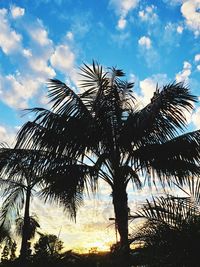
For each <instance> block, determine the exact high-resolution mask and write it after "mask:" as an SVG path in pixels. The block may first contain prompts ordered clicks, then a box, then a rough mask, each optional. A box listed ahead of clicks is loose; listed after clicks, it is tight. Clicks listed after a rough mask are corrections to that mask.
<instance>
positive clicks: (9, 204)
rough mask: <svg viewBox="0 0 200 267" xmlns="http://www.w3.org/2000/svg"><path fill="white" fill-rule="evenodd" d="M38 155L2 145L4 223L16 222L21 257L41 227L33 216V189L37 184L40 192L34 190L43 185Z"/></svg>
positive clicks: (6, 225)
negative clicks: (31, 208) (19, 237)
mask: <svg viewBox="0 0 200 267" xmlns="http://www.w3.org/2000/svg"><path fill="white" fill-rule="evenodd" d="M36 158H37V155H36V153H34V151H29V150H23V149H22V150H20V149H18V150H17V149H14V148H7V147H2V148H1V149H0V177H1V178H0V188H1V190H2V196H3V203H2V207H1V216H0V220H1V226H2V227H4V228H5V229H10V228H11V226H12V224H16V230H17V233H18V234H19V235H20V236H21V237H22V242H21V249H20V258H21V259H22V260H24V259H26V257H27V252H28V249H29V241H30V239H31V238H32V237H33V235H34V234H35V230H36V228H37V227H39V224H38V222H37V220H36V219H35V218H34V217H33V216H30V202H31V197H32V193H33V190H35V189H36V187H37V190H38V192H36V191H35V194H40V192H41V190H42V186H43V183H42V181H41V178H40V177H39V176H38V172H36V171H34V169H37V166H36V163H38V161H37V160H36ZM40 159H41V155H40ZM33 161H34V164H35V165H34V166H33ZM39 189H40V190H39ZM21 210H24V215H23V217H20V212H21Z"/></svg>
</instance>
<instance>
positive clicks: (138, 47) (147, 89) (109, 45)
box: [0, 0, 200, 249]
mask: <svg viewBox="0 0 200 267" xmlns="http://www.w3.org/2000/svg"><path fill="white" fill-rule="evenodd" d="M199 41H200V0H185V1H184V0H157V1H151V0H148V1H144V0H101V1H97V0H87V1H85V0H51V1H50V0H37V1H30V0H20V1H16V0H13V1H9V0H0V114H1V116H0V142H7V143H8V144H9V145H11V146H12V145H14V142H15V141H14V140H15V139H14V138H15V135H16V133H17V131H18V130H19V129H20V127H21V125H22V124H23V123H25V122H26V121H27V120H29V119H31V117H30V115H24V112H23V110H24V109H26V108H31V107H36V106H37V107H48V99H47V97H46V95H47V88H46V81H47V79H49V78H57V79H60V80H62V81H63V82H66V83H67V84H68V85H70V86H71V87H72V88H73V89H74V90H75V91H76V92H78V91H79V89H78V86H77V85H78V80H79V79H80V77H79V75H78V72H79V69H78V68H79V66H80V65H81V64H82V63H83V62H84V63H87V64H91V63H92V60H96V61H98V62H99V63H100V64H102V65H103V66H104V67H105V68H106V67H112V66H114V67H118V68H120V69H123V70H124V71H125V73H126V78H127V80H128V81H132V82H134V83H135V87H134V88H135V89H134V92H135V95H136V97H137V99H138V101H139V104H140V106H141V107H142V106H144V105H146V104H147V103H148V102H149V100H150V98H151V97H152V96H153V92H154V90H155V88H156V85H157V84H158V86H159V87H161V88H162V86H163V85H164V84H167V83H170V82H173V81H177V82H185V84H186V85H188V86H189V88H190V89H191V92H192V93H193V94H195V95H197V96H198V97H199V96H200V46H199ZM199 99H200V97H199ZM187 120H188V129H190V130H195V129H198V128H200V107H199V104H198V103H197V104H196V106H195V109H194V112H193V113H192V114H187ZM100 189H101V191H100V193H99V195H98V196H96V197H95V198H94V197H93V196H90V198H88V197H86V198H85V205H84V207H82V208H81V209H80V211H79V213H78V217H77V223H76V224H74V223H72V222H71V221H70V220H69V218H68V216H67V215H66V214H65V213H63V210H62V207H60V208H58V207H57V206H56V205H55V204H49V203H47V204H44V203H42V202H41V201H39V200H34V201H33V203H32V212H35V213H37V214H38V216H39V219H40V224H41V231H42V230H43V229H44V231H46V232H49V233H54V234H58V233H59V232H60V238H61V239H62V240H63V241H64V242H65V246H66V248H67V249H70V248H80V249H83V248H86V249H89V248H90V247H95V246H97V247H101V248H102V249H103V248H108V246H109V244H110V243H111V242H114V241H115V235H114V226H113V225H111V224H112V222H111V221H109V217H112V216H113V211H112V199H111V197H110V193H111V192H110V189H109V188H107V187H106V185H105V184H101V188H100ZM152 190H154V189H152ZM151 193H152V191H151V190H150V189H148V188H145V189H144V190H143V191H140V192H134V191H133V190H130V194H129V202H130V203H129V205H130V207H131V208H132V209H133V210H134V209H135V207H136V206H137V201H138V199H139V200H141V199H142V200H143V199H145V198H146V197H148V196H149V194H151ZM133 227H134V226H133Z"/></svg>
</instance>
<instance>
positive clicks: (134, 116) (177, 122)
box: [121, 83, 197, 147]
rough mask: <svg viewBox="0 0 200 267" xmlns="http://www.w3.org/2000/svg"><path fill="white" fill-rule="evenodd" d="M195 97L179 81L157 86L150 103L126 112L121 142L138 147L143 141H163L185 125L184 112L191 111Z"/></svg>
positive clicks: (151, 142) (150, 142) (181, 129)
mask: <svg viewBox="0 0 200 267" xmlns="http://www.w3.org/2000/svg"><path fill="white" fill-rule="evenodd" d="M194 102H197V97H196V96H194V95H191V94H190V92H189V89H188V88H187V87H186V86H184V84H183V83H172V84H168V85H166V86H164V87H163V88H162V90H159V89H157V90H156V92H155V93H154V96H153V98H152V99H151V103H150V104H149V105H147V106H146V107H145V108H143V109H142V110H140V111H137V112H134V113H130V115H129V118H128V120H127V121H126V123H125V124H124V130H123V131H122V133H121V135H122V136H121V141H123V140H125V144H124V145H125V146H127V145H126V143H128V144H130V143H133V145H134V146H136V147H140V146H142V145H143V144H144V143H145V144H146V143H148V144H155V143H163V142H166V141H168V140H169V139H172V138H174V137H176V135H177V134H178V132H179V131H183V130H184V128H185V127H186V124H187V121H186V115H185V112H189V111H191V110H192V109H193V108H194V107H193V103H194Z"/></svg>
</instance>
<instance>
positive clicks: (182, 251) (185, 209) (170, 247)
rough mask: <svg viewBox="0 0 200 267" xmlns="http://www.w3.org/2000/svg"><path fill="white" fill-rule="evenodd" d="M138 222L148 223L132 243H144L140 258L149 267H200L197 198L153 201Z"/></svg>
mask: <svg viewBox="0 0 200 267" xmlns="http://www.w3.org/2000/svg"><path fill="white" fill-rule="evenodd" d="M135 218H144V219H146V222H145V223H144V225H143V226H142V227H140V229H139V230H138V231H137V232H136V233H133V235H132V238H131V240H130V241H131V242H133V243H136V242H140V243H141V245H142V246H141V248H140V249H139V251H140V253H139V255H141V256H140V257H141V259H142V258H143V261H144V259H145V258H146V262H148V264H149V266H165V265H167V264H169V266H199V256H198V255H199V253H198V248H199V245H200V212H199V207H198V206H197V205H196V203H195V202H194V200H193V198H191V197H184V198H181V197H173V196H167V197H157V198H154V197H153V199H152V201H151V202H150V201H148V200H147V201H146V204H144V205H143V207H142V208H141V209H140V210H139V211H138V212H136V214H135ZM144 263H145V262H143V264H144ZM151 264H152V265H151ZM167 266H168V265H167Z"/></svg>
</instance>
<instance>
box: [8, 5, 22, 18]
mask: <svg viewBox="0 0 200 267" xmlns="http://www.w3.org/2000/svg"><path fill="white" fill-rule="evenodd" d="M10 11H11V14H12V17H13V18H14V19H16V18H19V17H22V16H24V14H25V9H24V8H21V7H18V6H11V8H10Z"/></svg>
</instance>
